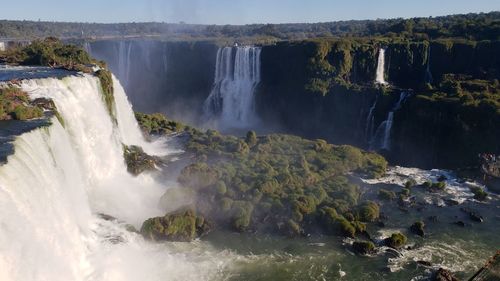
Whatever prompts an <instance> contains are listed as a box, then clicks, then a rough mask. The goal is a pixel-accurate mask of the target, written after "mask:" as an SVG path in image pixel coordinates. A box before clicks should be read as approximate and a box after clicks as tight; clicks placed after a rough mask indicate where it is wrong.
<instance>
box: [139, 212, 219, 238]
mask: <svg viewBox="0 0 500 281" xmlns="http://www.w3.org/2000/svg"><path fill="white" fill-rule="evenodd" d="M210 229H211V224H210V223H209V222H207V221H206V220H205V219H204V218H203V217H202V216H197V215H196V214H195V212H194V211H193V210H186V211H180V212H175V213H171V214H166V215H165V216H163V217H156V218H150V219H147V220H146V221H145V222H144V223H143V224H142V227H141V234H142V235H143V236H144V237H145V238H146V239H150V240H153V241H161V240H166V241H180V242H189V241H192V240H193V239H195V238H196V237H200V236H202V235H204V234H206V233H208V232H209V231H210Z"/></svg>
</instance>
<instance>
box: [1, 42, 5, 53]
mask: <svg viewBox="0 0 500 281" xmlns="http://www.w3.org/2000/svg"><path fill="white" fill-rule="evenodd" d="M5 49H6V46H5V42H0V51H5Z"/></svg>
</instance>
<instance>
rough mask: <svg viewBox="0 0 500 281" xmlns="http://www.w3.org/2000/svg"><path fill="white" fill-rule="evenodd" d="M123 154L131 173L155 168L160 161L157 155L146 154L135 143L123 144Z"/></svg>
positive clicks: (134, 173)
mask: <svg viewBox="0 0 500 281" xmlns="http://www.w3.org/2000/svg"><path fill="white" fill-rule="evenodd" d="M123 154H124V156H125V162H126V163H127V170H128V171H129V173H131V174H133V175H138V174H140V173H142V172H144V171H151V170H156V166H157V165H158V164H159V163H160V162H161V161H160V159H159V158H158V157H154V156H150V155H148V154H146V153H145V152H144V150H142V148H141V147H139V146H135V145H131V146H125V148H124V152H123Z"/></svg>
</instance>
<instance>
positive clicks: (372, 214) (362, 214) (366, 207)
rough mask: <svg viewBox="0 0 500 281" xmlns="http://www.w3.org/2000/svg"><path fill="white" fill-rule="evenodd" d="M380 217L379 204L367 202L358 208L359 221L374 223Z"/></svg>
mask: <svg viewBox="0 0 500 281" xmlns="http://www.w3.org/2000/svg"><path fill="white" fill-rule="evenodd" d="M379 216H380V207H379V206H378V204H377V203H375V202H372V201H367V202H365V203H363V204H362V205H361V206H359V208H358V217H359V220H361V221H364V222H373V221H375V220H377V219H378V218H379Z"/></svg>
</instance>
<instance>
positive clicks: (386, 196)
mask: <svg viewBox="0 0 500 281" xmlns="http://www.w3.org/2000/svg"><path fill="white" fill-rule="evenodd" d="M378 198H380V199H383V200H394V199H396V193H395V192H394V191H390V190H386V189H380V190H379V191H378Z"/></svg>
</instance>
